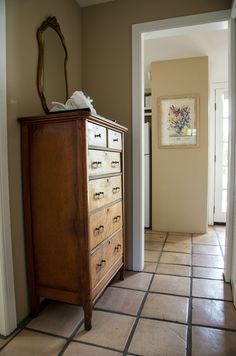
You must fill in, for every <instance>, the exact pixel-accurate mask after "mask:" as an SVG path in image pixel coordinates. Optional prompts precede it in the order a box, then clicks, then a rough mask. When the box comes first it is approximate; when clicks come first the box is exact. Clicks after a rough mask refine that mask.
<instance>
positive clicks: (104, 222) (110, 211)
mask: <svg viewBox="0 0 236 356" xmlns="http://www.w3.org/2000/svg"><path fill="white" fill-rule="evenodd" d="M121 227H122V202H119V203H116V204H114V205H112V206H111V207H109V208H106V209H104V210H102V211H99V212H98V213H96V214H93V215H90V217H89V239H90V248H91V250H92V249H93V248H94V247H96V246H97V245H98V244H99V243H101V242H102V241H103V240H105V239H106V238H107V237H108V236H110V235H112V234H113V233H114V232H115V231H117V230H119V229H120V228H121Z"/></svg>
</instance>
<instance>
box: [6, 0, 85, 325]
mask: <svg viewBox="0 0 236 356" xmlns="http://www.w3.org/2000/svg"><path fill="white" fill-rule="evenodd" d="M6 5H7V9H6V11H7V86H8V88H7V90H8V92H7V95H8V149H9V176H10V209H11V225H12V244H13V259H14V275H15V289H16V307H17V317H18V321H20V320H22V319H23V318H24V317H26V316H27V313H28V300H27V284H26V283H27V282H26V273H25V254H24V236H23V212H22V193H21V191H22V187H21V163H20V162H21V157H20V127H19V124H18V123H17V117H19V116H28V115H38V114H42V113H43V110H42V106H41V102H40V100H39V97H38V94H37V89H36V68H37V56H38V48H37V41H36V30H37V28H38V27H39V26H40V24H41V22H42V21H44V20H45V19H46V18H47V17H48V16H56V17H57V20H58V22H59V24H60V26H61V30H62V33H63V35H64V37H65V42H66V45H67V49H68V54H69V58H68V81H69V95H71V94H72V92H73V91H74V90H75V89H81V11H80V8H79V6H78V5H77V3H76V2H75V0H40V1H39V0H20V1H19V0H7V1H6Z"/></svg>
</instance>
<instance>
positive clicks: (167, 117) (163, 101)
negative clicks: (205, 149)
mask: <svg viewBox="0 0 236 356" xmlns="http://www.w3.org/2000/svg"><path fill="white" fill-rule="evenodd" d="M157 108H158V110H157V114H158V130H159V135H158V137H159V147H160V148H196V147H199V95H197V94H193V95H192V94H191V95H190V94H185V95H175V96H163V97H158V98H157Z"/></svg>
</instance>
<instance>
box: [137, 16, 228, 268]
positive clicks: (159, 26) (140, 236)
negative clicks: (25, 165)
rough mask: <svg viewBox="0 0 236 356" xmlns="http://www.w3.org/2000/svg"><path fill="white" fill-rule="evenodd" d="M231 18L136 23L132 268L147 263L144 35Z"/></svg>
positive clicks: (207, 24) (214, 17) (193, 18)
mask: <svg viewBox="0 0 236 356" xmlns="http://www.w3.org/2000/svg"><path fill="white" fill-rule="evenodd" d="M229 18H230V11H219V12H217V13H209V14H201V15H194V16H186V17H182V18H176V19H168V20H160V21H155V22H151V23H144V24H140V25H134V26H133V177H134V181H133V236H135V239H134V240H133V269H134V270H136V271H140V270H142V269H143V265H144V258H143V245H144V218H143V217H144V214H143V206H144V194H143V192H144V185H143V167H144V158H143V114H142V113H143V110H144V107H143V98H142V96H143V87H144V86H143V77H142V64H143V36H144V34H145V33H147V32H154V31H158V32H159V36H163V34H165V35H166V34H168V33H171V31H173V29H174V33H176V31H179V30H180V29H181V28H183V27H188V26H192V25H198V24H206V26H207V27H208V26H214V24H216V23H219V22H222V21H228V20H229ZM172 33H173V32H172ZM231 189H232V188H231ZM231 205H232V202H231ZM231 205H230V207H231ZM231 223H232V222H231ZM226 255H227V253H226Z"/></svg>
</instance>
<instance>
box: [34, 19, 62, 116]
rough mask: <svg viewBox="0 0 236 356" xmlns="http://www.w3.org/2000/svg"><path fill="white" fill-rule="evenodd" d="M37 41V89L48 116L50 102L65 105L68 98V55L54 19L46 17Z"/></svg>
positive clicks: (38, 32)
mask: <svg viewBox="0 0 236 356" xmlns="http://www.w3.org/2000/svg"><path fill="white" fill-rule="evenodd" d="M37 41H38V47H39V54H38V69H37V89H38V93H39V96H40V99H41V103H42V106H43V109H44V111H45V112H46V113H47V114H48V113H49V111H50V108H51V106H52V105H51V102H52V101H58V102H60V103H65V102H66V100H67V98H68V83H67V69H66V66H67V58H68V55H67V49H66V45H65V40H64V37H63V35H62V33H61V29H60V26H59V24H58V22H57V19H56V17H48V18H47V19H46V20H45V21H44V22H43V23H42V25H41V26H40V27H39V28H38V31H37Z"/></svg>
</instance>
